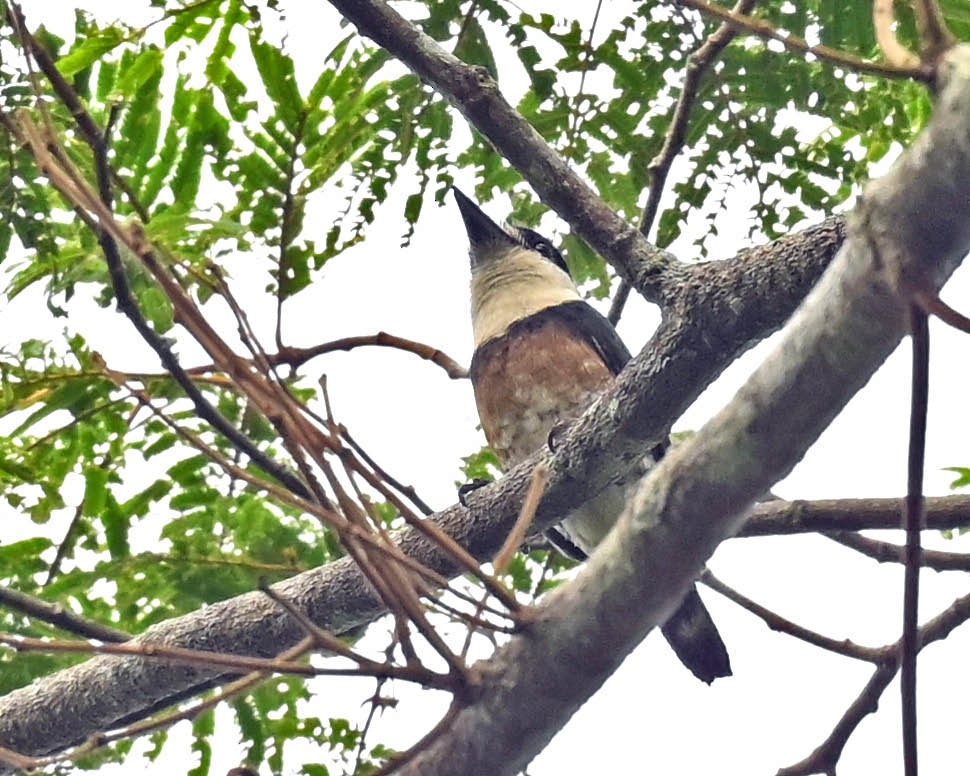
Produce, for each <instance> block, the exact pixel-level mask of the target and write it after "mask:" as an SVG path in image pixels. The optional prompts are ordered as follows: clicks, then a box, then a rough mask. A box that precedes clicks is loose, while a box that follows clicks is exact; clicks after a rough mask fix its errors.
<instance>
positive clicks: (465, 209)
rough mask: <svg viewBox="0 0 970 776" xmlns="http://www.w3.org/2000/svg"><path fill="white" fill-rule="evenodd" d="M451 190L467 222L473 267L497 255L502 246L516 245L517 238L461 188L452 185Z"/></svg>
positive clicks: (466, 228)
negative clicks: (490, 216) (463, 192)
mask: <svg viewBox="0 0 970 776" xmlns="http://www.w3.org/2000/svg"><path fill="white" fill-rule="evenodd" d="M451 191H452V193H453V194H454V195H455V202H457V203H458V209H459V210H460V211H461V219H462V221H464V222H465V231H466V232H467V233H468V243H469V247H470V250H469V256H470V257H471V262H472V268H473V269H474V268H475V267H477V266H479V265H481V264H483V263H484V262H486V261H488V260H489V258H491V257H493V256H495V255H497V254H498V253H499V249H500V248H507V247H511V246H512V245H515V240H513V239H512V238H511V237H510V236H509V234H508V233H507V232H506V231H505V230H504V229H503V228H502V227H501V226H499V225H498V224H496V223H495V222H494V221H493V220H492V219H491V218H489V217H488V216H487V215H485V213H484V212H482V209H481V208H480V207H478V205H476V204H475V203H474V202H473V201H472V200H470V199H469V198H468V197H466V196H465V195H464V194H462V192H461V190H460V189H458V188H456V187H454V186H452V188H451Z"/></svg>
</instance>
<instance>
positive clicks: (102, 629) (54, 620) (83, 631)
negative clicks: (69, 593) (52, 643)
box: [0, 585, 131, 642]
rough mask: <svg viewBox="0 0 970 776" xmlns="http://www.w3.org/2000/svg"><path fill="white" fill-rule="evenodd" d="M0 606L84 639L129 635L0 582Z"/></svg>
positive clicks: (119, 639)
mask: <svg viewBox="0 0 970 776" xmlns="http://www.w3.org/2000/svg"><path fill="white" fill-rule="evenodd" d="M0 606H6V607H7V608H8V609H12V610H13V611H17V612H21V613H22V614H26V615H27V616H28V617H33V618H34V619H37V620H43V621H44V622H46V623H49V624H51V625H54V626H55V627H58V628H60V629H61V630H65V631H68V632H70V633H73V634H75V635H77V636H83V637H84V638H88V639H98V640H100V641H109V642H123V641H128V639H130V638H131V634H130V633H125V632H124V631H123V630H118V629H117V628H112V627H111V626H110V625H102V624H101V623H100V622H95V621H93V620H89V619H87V618H85V617H81V615H79V614H75V613H74V612H72V611H71V610H70V609H68V608H67V607H65V606H63V605H62V604H52V603H50V602H48V601H45V600H43V599H42V598H37V597H36V596H32V595H28V594H27V593H22V592H20V591H19V590H14V589H12V588H9V587H5V586H3V585H0Z"/></svg>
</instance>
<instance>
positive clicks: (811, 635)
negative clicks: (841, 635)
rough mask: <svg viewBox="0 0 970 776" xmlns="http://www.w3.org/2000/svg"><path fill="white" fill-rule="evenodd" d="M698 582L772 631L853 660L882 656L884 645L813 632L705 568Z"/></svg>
mask: <svg viewBox="0 0 970 776" xmlns="http://www.w3.org/2000/svg"><path fill="white" fill-rule="evenodd" d="M701 582H703V583H704V584H705V585H707V586H708V587H709V588H711V590H716V591H717V592H718V593H720V594H721V595H723V596H724V597H725V598H727V599H728V600H730V601H734V603H736V604H737V605H738V606H740V607H741V608H742V609H746V610H747V611H749V612H751V613H752V614H753V615H755V617H758V618H760V619H761V620H763V621H764V623H765V625H767V626H768V627H769V628H771V629H772V630H773V631H778V632H779V633H784V634H785V635H787V636H791V637H793V638H796V639H798V640H799V641H804V642H805V643H806V644H811V645H812V646H813V647H818V648H820V649H824V650H826V651H828V652H834V653H835V654H837V655H842V656H844V657H851V658H853V659H855V660H867V661H869V662H870V663H876V662H879V661H881V660H885V657H886V651H885V650H884V649H873V648H872V647H863V646H860V645H859V644H855V643H854V642H852V641H849V640H848V639H833V638H830V637H828V636H823V635H822V634H821V633H816V632H815V631H812V630H809V629H808V628H805V627H803V626H801V625H799V624H798V623H797V622H793V621H792V620H789V619H786V618H785V617H782V616H781V615H780V614H776V613H775V612H773V611H771V610H770V609H768V608H767V607H765V606H762V605H761V604H759V603H757V602H756V601H753V600H752V599H750V598H748V597H747V596H746V595H743V594H741V593H739V592H738V591H737V590H735V589H734V588H733V587H730V586H728V585H726V584H724V583H723V582H722V581H721V580H719V579H718V578H717V577H715V576H714V575H713V574H712V573H711V572H710V571H705V572H704V573H703V575H702V576H701Z"/></svg>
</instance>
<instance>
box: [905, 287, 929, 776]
mask: <svg viewBox="0 0 970 776" xmlns="http://www.w3.org/2000/svg"><path fill="white" fill-rule="evenodd" d="M910 321H911V327H912V340H913V358H912V372H913V374H912V397H911V399H910V419H909V453H908V462H907V470H908V471H907V483H906V523H905V526H906V568H905V577H904V581H903V635H902V638H901V639H900V641H899V662H900V692H901V694H902V711H903V714H902V722H903V766H904V772H905V774H906V776H917V774H918V772H919V758H918V757H917V748H916V653H917V651H918V649H919V648H918V645H917V638H918V630H919V571H920V549H921V548H920V531H921V530H922V527H923V469H924V462H925V458H926V411H927V406H928V404H929V369H930V332H929V327H928V325H927V316H926V313H925V312H924V311H923V310H922V309H921V308H920V307H919V305H917V304H915V303H913V304H912V305H911V306H910Z"/></svg>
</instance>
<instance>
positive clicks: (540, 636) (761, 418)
mask: <svg viewBox="0 0 970 776" xmlns="http://www.w3.org/2000/svg"><path fill="white" fill-rule="evenodd" d="M941 83H942V84H943V85H944V89H943V92H942V95H941V97H940V99H939V102H938V104H937V107H936V110H935V112H934V115H933V118H932V120H931V122H930V125H929V126H928V127H927V129H926V130H925V131H924V132H923V133H922V135H921V136H920V137H919V139H918V140H917V141H916V143H915V144H914V145H913V147H912V148H911V149H909V151H907V152H906V153H905V154H904V155H903V157H902V158H901V159H900V160H899V161H898V162H897V164H896V165H894V167H893V169H892V170H891V171H890V173H889V174H888V175H887V176H886V177H885V178H883V179H881V180H879V181H876V182H875V183H872V184H870V185H869V186H868V187H867V190H866V194H865V197H864V198H863V199H862V200H861V203H860V205H859V207H858V208H857V210H856V213H855V218H854V220H853V222H852V227H851V228H850V230H849V235H848V238H847V240H846V243H845V245H844V246H843V248H842V250H841V251H840V253H839V256H838V258H837V259H836V261H835V262H834V263H833V265H832V267H831V268H830V269H829V271H828V272H827V273H826V275H825V276H824V277H823V279H822V280H821V282H820V283H819V284H818V286H817V287H816V288H815V289H814V290H813V292H812V293H811V294H810V295H809V298H808V299H807V300H806V302H805V304H804V305H803V306H802V307H801V308H800V310H799V312H798V313H797V314H796V315H795V316H794V317H793V319H792V321H791V322H790V324H789V325H788V326H787V327H786V329H785V334H784V336H783V340H782V342H780V343H779V345H778V347H777V348H776V349H775V350H774V351H773V352H772V354H770V355H769V356H768V358H767V359H766V360H765V361H764V363H763V364H762V365H761V366H760V367H759V368H758V369H757V371H756V372H755V373H754V374H753V375H752V376H751V378H750V379H749V380H748V382H747V383H746V384H745V386H744V387H743V388H742V389H741V390H740V391H739V392H738V394H737V395H736V396H735V398H734V399H733V400H732V401H731V402H730V403H729V404H728V406H726V407H725V408H724V409H723V410H722V411H721V412H720V413H719V414H718V415H717V416H715V417H714V418H713V419H712V420H711V421H710V422H708V423H707V424H706V425H705V426H704V427H703V428H702V429H701V430H700V431H698V433H697V434H696V436H694V437H693V438H691V439H690V440H688V441H687V442H685V443H684V444H683V445H682V446H679V447H677V448H674V449H673V450H672V451H671V452H670V453H669V454H668V456H667V457H665V458H664V459H663V461H661V462H660V463H659V464H658V466H657V467H656V468H655V469H654V470H653V471H652V473H651V475H650V476H649V477H648V478H647V479H646V480H645V481H644V483H643V485H642V486H641V488H640V491H639V493H638V494H637V497H636V498H634V500H633V503H632V505H631V508H630V509H628V510H627V512H626V513H625V514H624V516H623V517H622V518H621V519H620V521H619V523H618V524H617V526H616V528H615V530H614V531H613V532H612V533H611V534H610V535H609V536H608V537H607V538H606V540H605V541H604V542H603V544H602V545H601V546H600V548H599V549H598V551H597V552H596V553H594V555H593V557H592V558H591V559H590V561H589V563H588V564H587V566H586V567H585V568H584V569H583V571H582V572H581V573H580V575H579V576H578V577H577V579H576V580H575V581H574V582H573V583H571V584H569V585H566V586H563V587H562V588H559V589H558V590H556V591H555V592H554V593H553V594H552V595H551V596H550V597H549V599H548V600H547V601H546V602H545V603H544V604H543V606H542V607H541V609H540V612H539V615H538V617H537V619H536V621H535V622H534V623H533V624H532V626H531V627H530V628H529V630H528V632H526V633H524V634H523V635H521V636H517V637H515V638H513V639H512V640H511V641H510V642H509V643H508V644H507V645H506V646H505V647H503V648H502V649H501V650H499V652H498V653H497V654H496V655H495V656H494V657H493V658H492V659H491V660H489V661H488V662H487V663H486V664H484V665H483V666H482V667H481V671H480V682H479V686H478V687H477V693H476V695H475V697H474V701H472V702H470V703H468V704H467V705H465V706H462V707H459V708H456V709H455V710H454V711H455V713H454V715H453V717H452V718H451V719H450V720H449V724H448V726H447V729H446V730H442V731H441V732H440V733H439V734H438V735H437V736H436V737H434V738H432V739H430V740H428V741H426V742H425V743H424V745H423V746H422V747H421V748H420V750H418V751H416V752H415V753H414V755H413V757H412V758H411V759H410V760H408V761H406V762H404V763H403V764H402V766H401V767H400V768H399V769H398V770H397V771H396V772H397V773H399V774H409V775H410V774H414V775H415V776H416V775H417V774H421V776H434V775H435V774H442V775H443V774H447V773H451V772H453V763H456V762H461V763H462V772H463V773H464V774H467V775H468V776H472V775H473V774H474V775H477V774H483V775H484V774H489V775H490V776H499V775H500V774H514V773H517V772H519V770H520V769H522V768H523V767H525V765H526V764H527V763H528V762H529V761H530V760H531V759H532V758H533V757H534V756H535V755H536V754H537V753H538V752H539V751H541V750H542V748H543V747H544V746H545V745H546V743H548V741H549V740H550V739H551V738H552V736H553V735H554V734H555V733H556V731H558V730H559V729H560V728H561V727H562V726H563V725H564V724H565V723H566V721H567V720H568V719H569V717H570V716H571V715H572V714H573V713H574V712H575V711H576V709H578V708H579V706H580V705H581V704H582V703H583V702H584V701H585V700H586V699H587V698H588V697H589V696H590V695H592V694H593V693H594V692H595V691H596V690H597V689H598V688H599V687H600V686H601V685H602V683H603V682H604V681H605V680H606V679H607V678H608V677H609V676H610V675H611V674H612V673H613V671H614V670H615V669H616V668H617V667H618V666H619V664H620V662H621V661H622V660H623V659H624V658H625V657H626V656H627V655H628V654H629V652H630V651H631V650H632V649H633V648H634V647H635V646H636V645H637V644H639V643H640V641H641V640H642V639H643V638H644V636H645V635H646V634H647V633H648V632H649V630H650V629H652V628H653V627H655V626H656V625H658V624H659V623H661V622H663V620H664V618H665V617H666V616H667V615H668V614H669V613H670V611H671V609H672V607H673V606H675V605H676V602H677V600H678V597H679V596H681V595H683V593H684V592H685V591H686V589H687V587H688V585H689V584H690V582H691V580H692V579H693V578H694V577H695V576H696V575H697V574H699V573H700V572H701V570H702V568H703V565H704V562H705V561H706V560H707V558H708V557H709V556H710V555H711V554H712V553H713V551H714V549H715V548H716V547H717V545H718V543H720V541H722V540H723V539H724V538H726V537H728V536H730V535H732V534H733V533H734V532H735V531H737V530H738V528H739V527H740V526H741V523H742V522H743V519H744V516H745V514H746V512H747V510H748V508H749V507H750V506H751V504H753V502H754V500H755V499H756V498H757V497H758V495H759V494H761V493H763V492H764V491H765V490H766V489H767V488H769V487H770V486H771V484H772V483H773V482H775V481H776V480H777V479H779V478H780V477H783V476H784V475H785V474H787V473H788V472H789V471H790V470H791V469H792V468H793V467H794V465H795V464H796V463H797V462H798V461H799V460H800V459H801V457H802V455H803V454H804V452H805V450H807V449H808V447H809V446H810V445H811V444H812V442H814V441H815V439H816V438H817V437H818V435H819V434H820V433H821V432H822V431H823V430H824V428H825V427H826V426H827V425H828V423H829V422H830V421H831V420H832V418H834V417H835V415H837V414H838V412H839V411H840V410H841V408H842V407H843V406H844V405H845V403H846V402H848V400H849V399H850V398H851V397H852V396H853V395H854V394H855V393H856V392H857V391H858V390H859V389H860V388H861V387H862V386H863V385H864V384H865V383H866V381H867V380H868V379H869V378H870V376H871V375H872V374H873V372H875V370H876V369H877V368H878V367H879V365H880V364H881V363H882V362H883V361H884V360H885V358H886V357H887V356H888V355H889V354H890V353H891V352H892V350H893V349H894V348H895V347H896V345H897V344H898V343H899V341H900V339H901V338H902V337H903V336H904V334H905V333H906V321H907V320H908V314H909V306H910V304H912V297H911V294H912V292H913V291H914V290H923V291H931V292H932V291H935V290H937V289H938V288H939V287H940V286H941V285H942V284H943V282H944V281H945V280H946V278H947V277H949V275H950V274H951V273H952V272H953V270H954V269H955V268H956V266H957V265H958V263H959V262H960V260H961V259H962V258H963V256H964V255H965V254H966V253H967V251H968V250H970V197H967V181H968V180H970V47H961V48H958V49H955V50H954V51H952V52H951V53H950V54H949V55H948V57H947V58H946V60H945V62H944V63H943V70H942V73H941ZM660 568H662V569H663V573H662V574H658V573H656V569H660ZM605 645H609V648H606V646H605ZM496 741H501V742H502V745H501V747H496V746H495V745H494V743H495V742H496Z"/></svg>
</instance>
